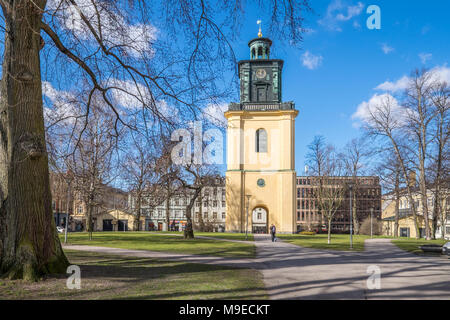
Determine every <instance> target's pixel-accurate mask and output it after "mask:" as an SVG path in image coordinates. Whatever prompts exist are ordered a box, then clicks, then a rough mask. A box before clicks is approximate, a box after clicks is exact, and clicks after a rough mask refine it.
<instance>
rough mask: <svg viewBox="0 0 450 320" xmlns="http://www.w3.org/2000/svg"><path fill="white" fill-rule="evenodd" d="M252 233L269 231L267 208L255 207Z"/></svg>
mask: <svg viewBox="0 0 450 320" xmlns="http://www.w3.org/2000/svg"><path fill="white" fill-rule="evenodd" d="M252 233H267V210H266V209H264V208H261V207H259V208H255V209H254V210H253V212H252Z"/></svg>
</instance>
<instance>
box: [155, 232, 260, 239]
mask: <svg viewBox="0 0 450 320" xmlns="http://www.w3.org/2000/svg"><path fill="white" fill-rule="evenodd" d="M156 233H161V234H183V233H182V232H178V231H175V232H164V231H158V232H156ZM194 235H195V236H202V237H210V238H217V239H225V240H240V241H246V240H245V233H231V232H195V233H194ZM247 241H254V239H253V234H251V233H248V235H247Z"/></svg>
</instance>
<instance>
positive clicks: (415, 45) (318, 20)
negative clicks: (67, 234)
mask: <svg viewBox="0 0 450 320" xmlns="http://www.w3.org/2000/svg"><path fill="white" fill-rule="evenodd" d="M311 2H312V3H311V6H312V8H313V10H314V11H315V13H316V14H311V13H309V14H307V16H306V21H305V25H304V27H305V28H307V29H310V30H311V32H309V33H308V34H306V35H305V36H304V42H303V45H302V48H301V50H298V49H295V48H290V47H286V46H283V47H282V46H281V45H280V43H279V42H277V41H274V43H273V46H272V54H271V57H272V58H279V59H284V60H285V64H284V73H283V100H285V101H289V100H293V101H294V102H295V103H296V107H297V109H298V110H299V111H300V112H299V115H298V117H297V119H296V170H297V174H299V175H300V174H302V172H303V168H304V158H305V154H306V153H307V145H308V144H309V143H310V142H311V141H312V140H313V137H314V136H315V135H323V136H325V137H326V138H327V140H328V142H330V143H333V144H335V145H336V146H337V147H338V148H340V147H343V146H344V145H345V144H346V143H347V142H348V141H349V140H351V139H352V138H354V137H357V136H359V135H360V134H361V130H360V129H358V125H357V120H355V119H352V115H353V114H354V113H355V112H356V110H357V108H358V106H359V105H360V104H361V103H362V102H365V101H369V100H370V98H371V97H372V96H373V95H374V94H376V93H380V92H378V91H377V90H375V88H376V87H377V86H378V85H380V84H382V83H384V82H386V81H390V82H393V83H395V81H397V80H399V79H400V78H402V77H403V76H408V75H410V73H411V72H412V71H413V70H414V69H415V68H422V67H427V68H434V67H440V68H447V67H448V66H447V63H448V62H449V53H450V20H449V19H448V12H450V1H445V0H434V1H428V2H424V1H403V0H395V1H392V0H389V1H370V2H365V1H345V0H342V1H337V0H331V1H324V0H313V1H311ZM369 5H378V6H379V7H380V9H381V29H380V30H369V29H368V28H367V26H366V20H367V19H368V18H369V16H370V14H367V13H366V9H367V7H368V6H369ZM258 18H259V17H258V13H257V12H253V13H252V14H249V17H248V20H249V22H248V23H247V24H246V25H245V26H244V29H243V30H242V33H241V35H240V40H239V41H237V42H236V43H235V51H236V54H237V57H238V58H239V59H248V47H247V42H248V40H249V39H251V38H254V37H256V34H257V31H258V27H257V25H256V20H257V19H258ZM263 33H264V21H263ZM264 36H266V34H264Z"/></svg>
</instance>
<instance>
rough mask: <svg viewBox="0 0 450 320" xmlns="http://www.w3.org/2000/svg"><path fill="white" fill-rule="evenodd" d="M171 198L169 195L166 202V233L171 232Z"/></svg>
mask: <svg viewBox="0 0 450 320" xmlns="http://www.w3.org/2000/svg"><path fill="white" fill-rule="evenodd" d="M170 198H171V195H170V194H168V195H167V200H166V229H167V230H165V231H170Z"/></svg>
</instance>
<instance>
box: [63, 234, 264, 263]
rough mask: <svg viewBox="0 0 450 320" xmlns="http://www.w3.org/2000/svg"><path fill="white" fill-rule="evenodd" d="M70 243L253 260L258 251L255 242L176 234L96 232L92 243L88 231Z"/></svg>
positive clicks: (73, 236) (78, 235) (70, 238)
mask: <svg viewBox="0 0 450 320" xmlns="http://www.w3.org/2000/svg"><path fill="white" fill-rule="evenodd" d="M60 239H61V241H64V235H60ZM68 243H69V244H78V245H92V246H101V247H112V248H121V249H137V250H150V251H165V252H177V253H188V254H201V255H213V256H221V257H247V258H253V257H255V252H256V250H255V246H254V245H253V244H251V243H249V244H246V243H237V242H229V241H220V240H212V239H211V240H210V239H198V238H196V239H192V240H185V239H183V237H180V236H176V235H170V234H166V235H164V234H155V233H148V232H94V233H93V239H92V240H89V238H88V234H87V233H86V232H73V233H69V235H68Z"/></svg>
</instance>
